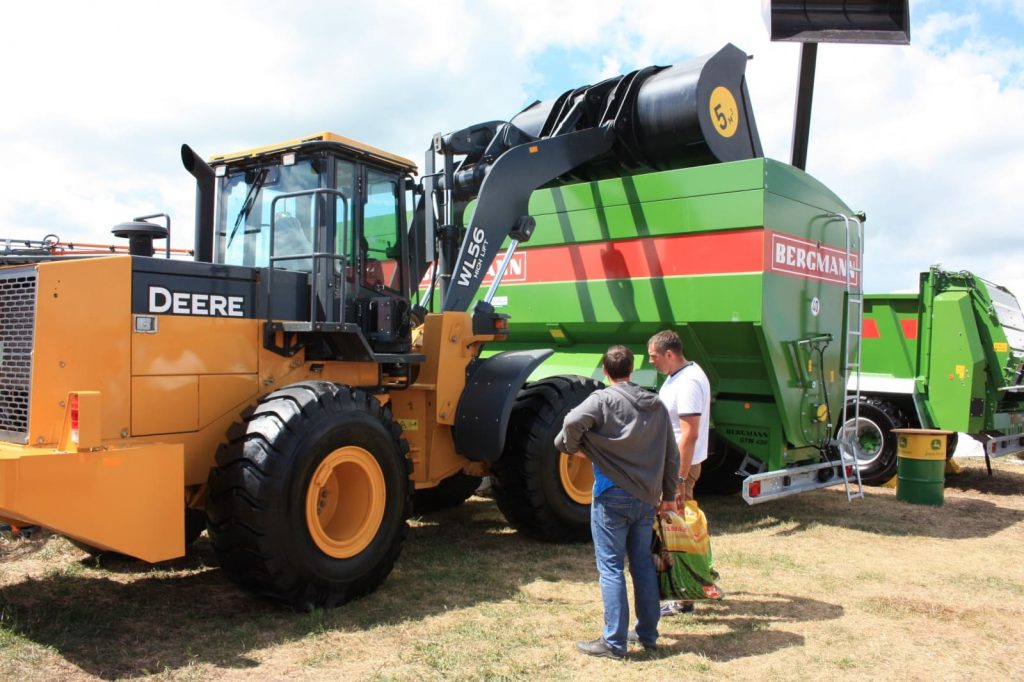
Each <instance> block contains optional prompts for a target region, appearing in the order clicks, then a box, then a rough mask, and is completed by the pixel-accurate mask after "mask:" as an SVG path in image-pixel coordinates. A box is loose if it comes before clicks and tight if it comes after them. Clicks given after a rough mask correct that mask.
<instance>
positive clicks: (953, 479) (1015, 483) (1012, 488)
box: [946, 460, 1024, 495]
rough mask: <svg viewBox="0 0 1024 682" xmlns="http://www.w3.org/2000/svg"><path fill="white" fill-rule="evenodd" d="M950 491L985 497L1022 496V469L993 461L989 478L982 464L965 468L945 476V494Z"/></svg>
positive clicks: (1023, 483) (1023, 493) (1023, 479)
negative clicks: (981, 494)
mask: <svg viewBox="0 0 1024 682" xmlns="http://www.w3.org/2000/svg"><path fill="white" fill-rule="evenodd" d="M955 461H958V462H959V461H960V460H955ZM983 461H984V460H979V462H983ZM951 490H955V491H961V492H976V493H983V494H986V495H1024V467H1022V466H1021V465H1020V464H1011V463H1008V462H1003V461H999V460H994V461H993V467H992V475H991V476H989V475H988V472H987V471H986V469H985V466H984V464H981V466H965V467H964V468H963V470H962V471H961V472H960V473H958V474H950V475H948V476H946V492H947V493H949V491H951Z"/></svg>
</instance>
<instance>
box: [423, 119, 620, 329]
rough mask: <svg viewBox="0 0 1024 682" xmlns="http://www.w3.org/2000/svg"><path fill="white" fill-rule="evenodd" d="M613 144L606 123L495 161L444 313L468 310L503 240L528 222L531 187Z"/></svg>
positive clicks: (525, 147)
mask: <svg viewBox="0 0 1024 682" xmlns="http://www.w3.org/2000/svg"><path fill="white" fill-rule="evenodd" d="M614 141H615V137H614V135H613V134H612V129H611V126H610V125H605V126H601V127H599V128H588V129H586V130H581V131H578V132H574V133H569V134H568V135H562V136H559V137H552V138H548V139H545V140H535V141H533V142H527V143H525V144H520V145H518V146H516V147H513V148H511V149H509V150H508V151H506V152H505V153H504V154H502V155H501V156H500V157H498V160H497V161H495V162H494V164H493V165H492V166H491V168H490V170H489V171H488V173H487V177H486V179H485V180H484V182H483V184H482V185H481V187H480V195H479V197H478V199H477V204H476V210H475V211H474V213H473V219H472V221H471V222H470V224H469V229H467V230H466V236H465V238H464V239H463V240H462V247H461V249H460V250H459V255H458V258H457V259H456V261H455V268H454V271H453V273H452V281H451V287H450V288H449V289H448V292H447V294H446V295H445V300H444V308H443V309H444V310H445V311H449V310H457V311H464V310H467V309H468V308H469V304H470V302H471V301H472V300H473V297H474V296H475V295H476V292H477V291H478V290H479V289H480V283H481V282H482V281H483V278H484V275H486V274H487V269H488V268H489V267H490V266H491V264H492V263H493V262H494V257H495V255H497V252H498V249H499V248H500V247H501V244H502V242H504V241H505V238H506V237H508V236H509V233H510V232H512V231H513V230H514V229H515V228H516V226H517V225H518V224H519V223H520V220H523V219H525V220H529V215H528V205H529V201H530V195H531V194H532V193H533V191H534V190H535V189H537V188H538V187H541V186H542V185H544V184H546V183H548V182H550V181H551V180H554V179H555V178H557V177H558V176H560V175H564V174H565V173H567V172H568V171H570V170H572V169H573V168H576V167H577V166H580V165H581V164H584V163H586V162H587V161H590V160H591V159H593V158H595V157H597V156H599V155H601V154H603V153H604V152H606V151H608V150H609V149H610V148H611V146H612V143H613V142H614Z"/></svg>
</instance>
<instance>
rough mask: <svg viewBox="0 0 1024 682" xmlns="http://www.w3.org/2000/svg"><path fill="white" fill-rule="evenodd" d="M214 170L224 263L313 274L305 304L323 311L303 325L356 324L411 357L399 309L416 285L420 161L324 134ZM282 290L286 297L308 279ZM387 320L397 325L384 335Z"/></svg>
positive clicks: (231, 158)
mask: <svg viewBox="0 0 1024 682" xmlns="http://www.w3.org/2000/svg"><path fill="white" fill-rule="evenodd" d="M211 165H212V166H213V169H214V173H215V175H216V178H217V181H216V182H217V184H216V208H215V220H214V235H213V236H214V239H213V242H214V244H213V247H214V248H213V260H214V262H216V263H222V264H226V265H242V266H247V267H253V268H271V267H272V268H273V270H274V271H275V272H278V271H281V270H286V271H290V272H293V273H304V274H305V275H306V284H307V292H308V293H303V295H302V297H303V298H306V299H307V300H312V301H314V305H312V306H308V307H307V308H308V309H309V310H310V311H311V312H310V313H309V319H305V320H298V321H302V322H310V323H314V322H332V323H342V324H344V323H354V324H357V325H358V326H359V327H360V329H361V330H362V332H363V334H364V335H365V336H366V338H367V339H368V340H369V342H370V345H371V346H373V347H374V349H375V350H378V351H386V352H394V351H398V352H401V351H403V350H407V348H406V347H404V346H405V341H407V338H405V339H400V338H399V337H407V336H408V334H407V333H406V330H405V329H404V326H407V325H403V324H402V320H403V319H404V318H407V317H408V316H407V314H406V315H403V314H402V311H398V314H397V315H396V314H394V313H395V310H394V309H395V307H398V308H403V304H404V303H406V302H408V301H409V298H410V294H411V290H412V285H413V283H412V282H411V279H412V278H411V277H410V267H409V263H410V254H409V249H408V244H407V243H406V237H405V235H406V232H407V227H406V224H405V222H406V221H405V197H404V191H403V188H404V187H405V178H406V177H407V176H408V175H409V174H410V173H411V172H413V171H414V170H415V166H414V165H413V164H412V162H410V161H407V160H405V159H401V158H400V157H396V156H393V155H391V154H388V153H386V152H382V151H380V150H375V149H373V148H371V147H367V146H365V145H361V144H360V143H357V142H354V141H352V140H348V139H346V138H341V137H340V136H336V135H333V134H331V133H322V134H320V135H318V136H314V137H313V138H308V139H306V140H303V141H297V142H291V143H284V144H281V145H274V146H272V147H267V148H262V149H257V150H253V151H250V152H245V153H240V154H232V155H227V156H222V157H215V158H214V159H213V160H212V164H211ZM274 281H275V284H274V286H275V288H276V287H283V286H295V285H294V284H288V283H289V282H301V281H302V280H301V279H296V278H295V277H294V276H292V277H290V278H289V277H286V276H279V277H278V278H276V279H275V280H274ZM381 308H384V309H387V310H388V312H387V313H386V314H381V313H380V312H379V310H378V309H381ZM405 308H407V306H405ZM405 308H403V309H405ZM385 319H386V320H389V321H394V323H393V325H392V326H391V327H388V328H382V327H381V321H382V320H385Z"/></svg>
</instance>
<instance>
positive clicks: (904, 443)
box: [900, 436, 907, 450]
mask: <svg viewBox="0 0 1024 682" xmlns="http://www.w3.org/2000/svg"><path fill="white" fill-rule="evenodd" d="M900 447H901V448H903V449H904V450H906V449H907V437H906V436H900Z"/></svg>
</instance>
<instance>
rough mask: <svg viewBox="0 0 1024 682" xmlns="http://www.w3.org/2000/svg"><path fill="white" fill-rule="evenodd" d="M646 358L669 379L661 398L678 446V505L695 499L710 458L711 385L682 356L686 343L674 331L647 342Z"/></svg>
mask: <svg viewBox="0 0 1024 682" xmlns="http://www.w3.org/2000/svg"><path fill="white" fill-rule="evenodd" d="M647 356H648V358H649V359H650V361H651V364H652V365H654V368H655V369H656V370H658V371H659V372H660V373H662V374H664V375H665V376H666V377H668V378H667V379H665V383H663V384H662V385H661V390H660V391H658V395H659V396H660V397H661V402H663V403H664V404H665V407H666V408H667V409H668V415H669V421H670V422H671V423H672V430H673V431H674V432H675V437H676V442H677V443H679V498H677V499H678V502H679V503H680V505H682V503H683V502H686V501H688V500H692V499H693V486H694V485H696V483H697V479H698V478H700V467H701V463H702V462H703V461H704V460H706V459H707V458H708V427H709V421H710V416H711V385H710V384H709V383H708V377H707V375H706V374H705V373H704V370H702V369H701V368H700V365H698V364H697V363H696V362H693V361H692V360H687V359H686V356H684V355H683V342H682V341H681V340H680V338H679V335H678V334H676V333H675V332H674V331H671V330H666V331H663V332H658V333H657V334H655V335H654V336H652V337H651V340H650V341H648V342H647Z"/></svg>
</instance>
